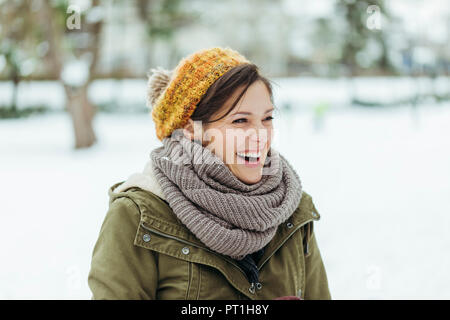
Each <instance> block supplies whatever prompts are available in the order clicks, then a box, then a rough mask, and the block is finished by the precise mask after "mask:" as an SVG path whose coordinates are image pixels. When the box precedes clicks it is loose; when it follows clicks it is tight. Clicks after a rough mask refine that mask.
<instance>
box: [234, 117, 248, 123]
mask: <svg viewBox="0 0 450 320" xmlns="http://www.w3.org/2000/svg"><path fill="white" fill-rule="evenodd" d="M239 120H244V121H247V119H245V118H240V119H236V120H234V121H233V123H242V122H239Z"/></svg>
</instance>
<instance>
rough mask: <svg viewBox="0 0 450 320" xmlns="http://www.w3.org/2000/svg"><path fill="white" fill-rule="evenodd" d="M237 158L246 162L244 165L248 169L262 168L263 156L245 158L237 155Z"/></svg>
mask: <svg viewBox="0 0 450 320" xmlns="http://www.w3.org/2000/svg"><path fill="white" fill-rule="evenodd" d="M236 156H237V157H239V158H240V159H242V160H243V161H244V163H243V164H244V165H245V166H246V167H249V168H257V167H259V166H260V163H261V156H259V157H250V156H244V155H239V154H237V153H236Z"/></svg>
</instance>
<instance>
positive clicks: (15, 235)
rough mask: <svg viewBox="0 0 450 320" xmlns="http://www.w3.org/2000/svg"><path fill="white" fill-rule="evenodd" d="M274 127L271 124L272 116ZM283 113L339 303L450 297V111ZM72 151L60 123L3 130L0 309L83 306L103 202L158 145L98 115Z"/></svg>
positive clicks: (131, 126) (139, 119) (128, 124)
mask: <svg viewBox="0 0 450 320" xmlns="http://www.w3.org/2000/svg"><path fill="white" fill-rule="evenodd" d="M275 115H276V114H275ZM314 123H315V122H314V121H313V114H312V113H310V112H307V111H304V112H299V113H297V114H296V115H290V116H287V115H283V114H279V115H278V117H277V118H276V120H275V122H274V125H275V127H276V133H275V141H274V147H277V148H278V150H280V151H281V152H282V154H284V155H285V156H286V157H287V159H288V160H290V161H291V163H292V164H293V166H294V167H295V168H296V169H297V171H298V173H299V175H300V177H301V179H302V183H303V188H304V190H305V191H306V192H308V193H309V194H310V195H312V197H313V201H314V202H315V204H316V207H317V209H318V210H319V212H320V213H321V216H322V219H321V220H320V221H318V222H317V223H316V224H315V232H316V235H317V239H318V242H319V247H320V250H321V253H322V256H323V259H324V263H325V266H326V269H327V272H328V278H329V284H330V289H331V293H332V297H333V298H334V299H400V298H406V299H419V298H424V299H430V298H436V299H444V298H445V299H449V298H450V276H449V275H448V270H449V269H450V255H449V254H448V253H449V252H450V234H449V227H450V139H449V137H450V105H448V104H447V105H438V106H428V107H419V108H418V109H417V110H416V112H413V111H411V110H410V109H409V108H408V107H406V106H405V107H397V108H391V109H384V110H381V109H351V108H348V109H340V110H339V111H333V112H331V113H329V114H326V116H325V119H324V122H323V126H322V130H316V129H315V128H316V127H315V125H314ZM95 130H96V132H97V135H98V139H99V142H98V144H96V145H95V146H94V147H92V148H90V149H89V150H83V151H75V150H73V149H72V145H73V133H72V127H71V121H70V119H69V117H68V116H67V115H66V114H64V113H61V114H52V115H44V116H36V117H33V118H28V119H25V120H24V119H21V120H2V121H0V178H1V183H0V194H1V201H0V212H1V214H0V242H1V247H2V250H1V251H0V252H1V253H0V255H1V256H0V261H1V264H0V299H90V297H91V294H90V291H89V288H88V286H87V275H88V272H89V267H90V259H91V254H92V249H93V246H94V244H95V241H96V239H97V236H98V232H99V230H100V226H101V223H102V222H103V218H104V215H105V213H106V211H107V208H108V195H107V189H108V188H109V187H110V186H111V185H112V184H113V183H115V182H118V181H121V180H124V179H126V178H127V177H128V176H129V175H130V174H132V173H133V172H137V171H141V170H142V169H143V167H144V164H145V162H146V160H147V159H148V155H149V152H150V151H151V149H153V148H154V147H156V146H159V145H160V142H159V141H158V140H156V138H155V134H154V126H153V123H152V121H151V119H150V116H149V115H148V114H135V115H124V114H99V115H98V116H97V118H96V119H95Z"/></svg>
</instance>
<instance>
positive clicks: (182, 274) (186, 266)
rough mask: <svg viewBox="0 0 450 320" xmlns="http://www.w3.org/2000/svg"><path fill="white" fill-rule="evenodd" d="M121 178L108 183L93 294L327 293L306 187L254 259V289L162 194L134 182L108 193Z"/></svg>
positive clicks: (315, 216)
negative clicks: (256, 277) (256, 274)
mask: <svg viewBox="0 0 450 320" xmlns="http://www.w3.org/2000/svg"><path fill="white" fill-rule="evenodd" d="M121 183H123V182H119V183H116V184H115V185H113V186H112V187H111V188H110V189H109V196H110V200H109V209H108V212H107V213H106V216H105V218H104V221H103V223H102V226H101V229H100V233H99V237H98V239H97V242H96V243H95V246H94V249H93V253H92V260H91V268H90V271H89V275H88V285H89V288H90V290H91V292H92V297H91V299H128V300H129V299H177V300H178V299H194V300H197V299H221V300H249V299H251V300H258V299H275V298H277V297H282V296H296V295H300V298H302V299H331V295H330V292H329V287H328V280H327V275H326V271H325V268H324V264H323V261H322V258H321V254H320V251H319V247H318V244H317V241H316V237H315V234H314V230H313V226H314V222H315V221H317V220H319V219H320V215H319V213H318V211H317V209H316V208H315V206H314V204H313V202H312V198H311V196H310V195H309V194H307V193H306V192H305V191H303V196H302V199H301V202H300V204H299V206H298V208H297V209H296V210H295V212H294V213H293V215H292V216H291V217H290V218H289V219H288V221H286V222H285V223H283V224H281V225H280V226H279V227H278V230H277V233H276V234H275V236H274V238H273V239H272V240H271V241H270V242H269V244H268V245H267V246H266V248H265V251H264V255H263V256H262V257H261V259H260V260H259V262H258V265H257V266H258V270H259V282H260V284H261V286H260V288H259V290H249V288H250V287H251V284H249V282H248V280H247V277H246V275H245V273H244V271H243V270H242V269H241V268H240V267H239V265H238V264H237V263H236V262H235V261H234V260H232V259H231V258H229V257H227V256H224V255H221V254H219V253H216V252H214V251H212V250H210V249H209V248H207V247H206V246H205V245H204V244H203V243H202V242H200V241H199V240H198V239H197V238H196V237H195V235H194V234H193V233H191V232H190V231H189V230H188V229H187V228H186V227H185V226H184V225H183V224H182V223H181V221H180V220H179V219H178V218H177V217H176V216H175V214H174V213H173V211H172V209H171V208H170V206H169V204H168V203H167V202H166V201H165V200H163V199H162V198H160V197H159V196H157V195H156V194H154V193H152V192H150V191H146V190H143V189H141V188H139V187H132V188H129V189H127V190H125V191H123V192H118V193H114V192H112V190H113V189H114V188H115V187H116V186H118V185H119V184H121ZM286 226H288V227H286Z"/></svg>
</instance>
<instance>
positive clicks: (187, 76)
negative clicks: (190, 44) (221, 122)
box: [147, 47, 251, 141]
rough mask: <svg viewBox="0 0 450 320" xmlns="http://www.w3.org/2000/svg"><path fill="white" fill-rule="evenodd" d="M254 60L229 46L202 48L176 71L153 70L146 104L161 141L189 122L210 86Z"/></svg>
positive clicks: (178, 66) (177, 67) (179, 64)
mask: <svg viewBox="0 0 450 320" xmlns="http://www.w3.org/2000/svg"><path fill="white" fill-rule="evenodd" d="M246 63H251V62H250V61H249V60H247V59H246V58H245V57H244V56H243V55H241V54H240V53H238V52H237V51H235V50H233V49H230V48H229V47H226V48H220V47H213V48H209V49H203V50H200V51H197V52H194V53H193V54H191V55H189V56H187V57H185V58H183V59H181V61H180V62H179V63H178V65H177V66H176V67H175V69H174V70H173V71H168V70H164V69H162V68H160V67H158V68H157V69H151V72H153V74H152V75H150V74H149V81H148V88H147V90H148V91H147V106H149V107H151V108H152V110H151V115H152V119H153V121H154V122H155V128H156V136H157V137H158V139H159V140H161V141H162V140H163V139H164V138H165V137H167V136H170V135H171V134H172V132H173V131H174V130H176V129H178V128H183V127H184V126H185V125H186V123H187V122H188V120H189V118H190V116H191V115H192V113H193V112H194V110H195V107H196V106H197V104H198V103H199V102H200V100H201V98H202V97H203V96H204V94H205V93H206V91H207V90H208V88H209V87H210V86H211V85H212V84H213V83H214V82H215V81H216V80H217V79H218V78H220V77H221V76H222V75H224V74H225V73H226V72H227V71H229V70H230V69H232V68H233V67H236V66H238V65H240V64H246Z"/></svg>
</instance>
